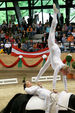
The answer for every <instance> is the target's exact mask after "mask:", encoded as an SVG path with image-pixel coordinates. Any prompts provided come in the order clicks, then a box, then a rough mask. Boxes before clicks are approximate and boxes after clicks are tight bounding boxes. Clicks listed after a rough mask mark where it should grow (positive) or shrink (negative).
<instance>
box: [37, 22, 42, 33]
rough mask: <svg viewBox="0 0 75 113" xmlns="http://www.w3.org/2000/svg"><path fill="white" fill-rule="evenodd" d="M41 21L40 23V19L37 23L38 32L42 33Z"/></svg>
mask: <svg viewBox="0 0 75 113" xmlns="http://www.w3.org/2000/svg"><path fill="white" fill-rule="evenodd" d="M42 30H43V29H42V23H41V21H40V22H39V24H38V32H39V33H42Z"/></svg>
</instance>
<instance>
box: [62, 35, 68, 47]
mask: <svg viewBox="0 0 75 113" xmlns="http://www.w3.org/2000/svg"><path fill="white" fill-rule="evenodd" d="M66 41H67V37H66V34H63V37H62V44H63V45H64V43H66Z"/></svg>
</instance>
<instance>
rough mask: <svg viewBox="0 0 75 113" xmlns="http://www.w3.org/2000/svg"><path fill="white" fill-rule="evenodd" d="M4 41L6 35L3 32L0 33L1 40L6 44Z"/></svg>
mask: <svg viewBox="0 0 75 113" xmlns="http://www.w3.org/2000/svg"><path fill="white" fill-rule="evenodd" d="M4 39H5V33H4V31H3V30H2V31H1V33H0V40H1V41H3V42H4Z"/></svg>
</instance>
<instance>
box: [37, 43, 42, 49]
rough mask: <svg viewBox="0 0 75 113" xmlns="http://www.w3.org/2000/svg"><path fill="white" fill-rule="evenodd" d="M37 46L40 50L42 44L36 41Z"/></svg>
mask: <svg viewBox="0 0 75 113" xmlns="http://www.w3.org/2000/svg"><path fill="white" fill-rule="evenodd" d="M37 48H38V50H40V49H41V48H42V44H41V43H39V42H38V43H37Z"/></svg>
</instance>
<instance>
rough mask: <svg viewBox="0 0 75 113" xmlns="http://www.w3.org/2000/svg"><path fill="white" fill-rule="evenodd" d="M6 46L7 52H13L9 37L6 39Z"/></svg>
mask: <svg viewBox="0 0 75 113" xmlns="http://www.w3.org/2000/svg"><path fill="white" fill-rule="evenodd" d="M4 47H5V52H6V53H7V54H8V55H9V54H10V53H11V43H10V42H9V40H8V39H7V40H6V43H5V45H4Z"/></svg>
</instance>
